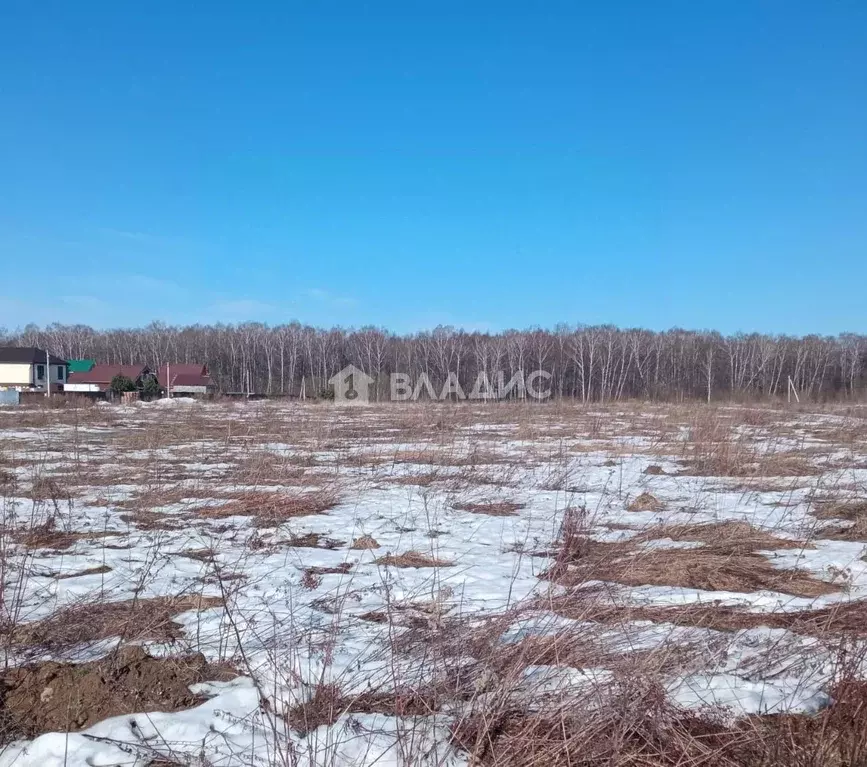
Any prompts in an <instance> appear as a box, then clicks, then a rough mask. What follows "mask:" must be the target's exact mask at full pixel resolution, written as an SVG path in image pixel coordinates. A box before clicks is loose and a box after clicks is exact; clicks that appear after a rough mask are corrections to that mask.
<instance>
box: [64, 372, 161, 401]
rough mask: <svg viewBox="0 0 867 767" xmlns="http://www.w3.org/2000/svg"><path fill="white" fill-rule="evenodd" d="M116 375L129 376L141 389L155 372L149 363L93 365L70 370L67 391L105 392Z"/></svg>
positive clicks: (80, 392) (77, 392)
mask: <svg viewBox="0 0 867 767" xmlns="http://www.w3.org/2000/svg"><path fill="white" fill-rule="evenodd" d="M115 376H123V377H124V378H129V379H130V381H132V382H133V384H135V386H136V388H137V389H140V388H141V387H142V386H143V385H144V383H145V381H146V380H147V379H148V378H151V377H153V373H151V371H150V369H149V368H148V367H147V365H93V366H91V367H90V369H89V370H85V371H81V372H70V374H69V379H68V381H67V383H66V388H65V391H66V392H67V393H70V394H73V393H75V394H105V393H106V392H107V391H108V390H109V389H110V388H111V382H112V380H113V379H114V377H115Z"/></svg>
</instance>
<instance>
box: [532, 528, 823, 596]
mask: <svg viewBox="0 0 867 767" xmlns="http://www.w3.org/2000/svg"><path fill="white" fill-rule="evenodd" d="M690 532H692V533H693V534H701V530H700V529H699V530H697V531H696V530H692V531H690ZM560 540H561V544H560V549H559V552H558V554H557V557H556V561H555V563H554V565H553V566H552V567H551V568H550V569H549V570H548V571H547V572H546V573H545V574H544V575H543V577H545V578H548V579H550V580H553V581H555V582H557V583H559V584H561V585H564V586H569V587H574V586H578V585H580V584H582V583H586V582H588V581H597V580H598V581H610V582H613V583H619V584H622V585H625V586H642V585H653V586H676V587H681V588H691V589H703V590H705V591H737V592H744V593H749V592H755V591H762V590H770V591H779V592H781V593H784V594H791V595H793V596H803V597H816V596H821V595H824V594H831V593H834V592H838V591H840V587H838V586H835V585H834V584H831V583H827V582H825V581H821V580H818V579H817V578H815V577H813V576H812V575H811V574H810V573H807V572H805V571H803V570H795V569H792V570H784V569H779V568H776V567H774V566H773V565H772V564H771V563H770V562H769V561H768V560H767V559H765V557H763V556H761V555H759V554H756V553H754V552H753V551H751V550H749V547H748V545H747V544H744V542H743V541H744V540H747V541H749V540H750V539H749V538H748V537H741V538H734V539H733V543H732V547H730V548H723V545H724V544H723V543H722V541H724V540H725V539H723V538H720V537H719V536H717V537H716V538H715V539H714V540H715V541H717V543H716V545H715V546H709V547H699V548H689V549H682V548H663V549H651V550H649V551H648V550H646V549H642V548H641V547H640V546H639V545H638V543H637V542H635V541H625V542H618V543H603V542H600V541H595V540H593V539H592V538H590V537H589V535H588V534H587V532H586V530H585V529H584V526H583V519H582V515H581V514H580V513H579V512H575V511H573V512H571V513H567V514H566V517H565V519H564V524H563V527H562V528H561V534H560ZM738 542H740V543H738ZM737 545H739V546H740V548H739V549H737V548H735V546H737Z"/></svg>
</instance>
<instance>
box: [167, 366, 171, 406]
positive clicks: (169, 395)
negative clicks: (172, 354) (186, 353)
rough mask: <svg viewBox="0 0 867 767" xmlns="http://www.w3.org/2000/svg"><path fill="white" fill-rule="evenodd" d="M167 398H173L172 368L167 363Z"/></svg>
mask: <svg viewBox="0 0 867 767" xmlns="http://www.w3.org/2000/svg"><path fill="white" fill-rule="evenodd" d="M166 397H168V398H169V399H171V398H172V366H171V365H169V363H168V362H167V363H166Z"/></svg>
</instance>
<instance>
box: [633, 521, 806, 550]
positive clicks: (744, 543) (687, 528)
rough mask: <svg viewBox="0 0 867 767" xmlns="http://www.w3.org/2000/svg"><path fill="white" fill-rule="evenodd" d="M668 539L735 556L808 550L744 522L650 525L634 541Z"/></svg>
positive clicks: (799, 543)
mask: <svg viewBox="0 0 867 767" xmlns="http://www.w3.org/2000/svg"><path fill="white" fill-rule="evenodd" d="M661 538H671V539H672V540H674V541H698V542H700V543H703V544H704V548H703V551H705V552H709V551H713V552H716V553H719V554H731V555H739V554H746V553H751V552H755V551H772V550H774V549H811V548H813V546H812V544H810V543H808V542H806V541H793V540H790V539H788V538H780V537H779V536H777V535H774V534H773V533H771V532H770V531H767V530H762V529H761V528H758V527H754V526H753V525H751V524H749V523H748V522H739V521H728V522H705V523H697V524H684V525H654V526H653V527H649V528H647V529H646V530H644V531H643V532H642V533H641V534H640V535H639V536H638V537H637V538H636V540H642V541H651V540H654V539H661Z"/></svg>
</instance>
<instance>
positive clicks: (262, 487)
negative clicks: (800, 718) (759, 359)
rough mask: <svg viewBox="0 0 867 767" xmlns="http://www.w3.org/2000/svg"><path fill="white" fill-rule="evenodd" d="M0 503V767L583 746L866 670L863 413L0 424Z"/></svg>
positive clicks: (343, 413) (295, 413)
mask: <svg viewBox="0 0 867 767" xmlns="http://www.w3.org/2000/svg"><path fill="white" fill-rule="evenodd" d="M0 504H2V514H3V528H2V541H0V557H2V562H0V578H2V587H3V614H2V616H0V620H2V624H0V639H2V652H3V653H4V656H5V667H6V669H7V671H6V672H5V676H4V681H3V684H4V688H5V690H6V692H5V698H4V701H5V702H4V703H3V710H2V717H0V734H2V736H3V741H4V742H5V744H6V745H5V746H3V747H0V748H2V751H0V765H4V766H5V765H12V764H16V765H25V764H35V765H41V766H42V767H49V766H50V765H78V764H89V765H114V764H138V765H146V764H152V763H153V764H156V763H160V764H166V763H173V764H200V765H215V766H216V765H236V764H237V765H254V764H256V765H258V764H261V765H266V764H286V765H296V764H297V765H373V764H376V765H390V764H391V765H402V764H418V765H421V764H425V765H460V764H494V763H498V764H499V763H502V764H535V763H537V762H536V761H532V759H530V758H529V757H525V756H524V754H525V753H526V752H527V743H528V741H527V740H526V738H527V733H530V732H532V733H535V734H534V735H533V738H534V741H533V742H534V743H535V742H538V741H539V738H540V737H541V736H539V735H538V730H534V729H533V727H536V726H537V725H538V723H539V722H540V721H541V722H552V721H556V722H559V723H560V725H561V727H560V729H563V730H565V729H566V725H565V724H564V723H571V724H569V726H570V727H571V726H572V724H574V722H573V721H572V720H573V719H574V718H575V717H576V716H578V717H580V718H581V721H583V722H594V723H596V725H595V726H598V728H599V731H598V732H590V733H589V734H588V733H585V734H583V735H576V734H569V736H568V738H572V739H573V741H572V742H573V746H577V744H578V743H579V742H580V743H583V745H582V746H581V748H582V749H585V750H584V755H585V756H586V754H587V753H588V752H587V751H586V749H587V748H590V746H591V745H592V747H593V748H599V749H602V751H600V757H599V758H600V760H601V759H602V758H603V757H604V756H605V754H606V753H608V752H606V751H605V748H609V749H613V748H615V746H614V745H612V744H611V743H609V742H608V741H607V740H606V738H607V737H608V735H607V734H610V733H611V732H614V731H615V730H616V727H614V725H613V724H612V722H613V720H612V719H611V717H613V716H615V713H614V712H616V718H617V722H618V723H620V724H618V726H621V725H622V723H623V722H624V721H626V719H627V718H628V717H627V714H626V713H624V712H627V711H629V712H632V713H630V714H629V716H631V717H633V718H632V719H630V720H629V721H630V722H633V723H634V722H635V721H638V720H637V719H635V717H638V718H639V719H640V718H641V717H643V716H645V713H644V712H646V710H647V708H648V706H651V703H649V702H648V701H650V700H651V699H652V700H653V701H654V702H653V704H652V705H653V706H656V707H657V708H656V709H654V710H656V711H663V710H664V711H665V712H666V714H665V716H667V717H680V716H684V717H688V716H692V715H696V716H698V715H701V716H704V717H708V718H709V719H712V720H713V721H714V722H715V723H716V726H718V727H720V728H729V729H730V728H731V727H732V726H733V725H732V723H733V722H736V721H738V720H740V719H743V717H744V716H745V715H759V714H777V713H791V714H815V713H816V712H822V711H826V710H829V709H833V705H834V704H835V701H836V700H837V697H838V694H837V693H835V690H838V689H839V685H840V683H841V682H842V681H847V682H853V680H855V681H857V680H858V679H859V678H860V677H861V676H862V675H863V674H862V666H863V662H862V661H863V651H864V639H865V638H867V610H865V609H864V604H865V603H864V602H863V601H862V600H864V599H865V597H867V562H865V561H864V559H863V557H864V554H865V548H867V409H865V408H861V409H857V408H854V409H846V408H842V407H839V408H826V409H821V408H814V409H810V408H809V407H805V408H803V409H800V408H799V409H797V410H794V409H793V410H788V411H786V410H772V409H765V408H736V407H716V408H708V407H700V406H690V407H686V406H681V407H676V406H653V405H644V406H640V405H623V406H619V407H618V406H606V407H596V408H594V407H587V408H581V407H580V406H577V405H574V404H571V403H569V404H562V405H558V404H555V403H549V404H546V405H533V406H530V405H526V406H525V405H517V404H516V405H503V404H499V405H487V406H483V405H479V404H476V405H455V406H451V405H419V404H413V405H407V406H385V405H383V406H371V407H358V408H340V407H334V406H331V405H327V404H319V405H303V404H300V403H274V402H250V403H237V404H235V403H232V404H222V403H212V404H201V403H191V402H186V401H183V400H171V401H159V402H154V403H149V404H136V405H132V406H125V407H110V406H98V407H88V408H72V407H60V408H47V409H37V408H17V409H16V408H6V409H0ZM131 647H132V648H133V649H134V648H135V647H143V648H144V650H146V652H140V651H135V652H133V653H132V654H131V653H130V648H131ZM197 654H200V655H197ZM202 656H203V657H202ZM154 659H156V660H154ZM191 659H194V660H191ZM22 668H26V669H27V670H26V672H22V670H21V669H22ZM34 680H36V681H34ZM136 680H138V681H136ZM136 685H138V687H136ZM636 701H639V702H641V701H644V703H641V705H638V704H637V703H636ZM630 706H632V708H630ZM642 706H643V708H642ZM633 709H635V710H634V711H633ZM639 710H640V712H639V713H635V712H636V711H639ZM661 717H662V715H661V714H659V715H658V716H656V718H655V720H654V721H657V722H658V721H661ZM666 721H669V720H666ZM671 721H674V720H671ZM678 721H679V720H678ZM516 723H517V724H516ZM642 726H644V725H642ZM630 727H632V725H630ZM521 728H523V729H521ZM550 729H551V728H550V727H548V729H547V730H546V733H547V734H546V735H545V736H544V737H547V738H548V739H550V738H551V737H552V736H551V734H550V732H549V731H550ZM555 729H556V728H555ZM634 729H635V728H634V727H633V729H630V732H633V730H634ZM641 731H642V732H644V731H643V730H641ZM727 731H728V730H727ZM602 732H604V733H606V735H605V736H604V737H603V736H602V735H600V733H602ZM521 733H523V735H521ZM522 737H523V738H524V740H522V739H521V738H522ZM568 738H566V736H564V739H568ZM581 738H585V741H581V740H580V739H581ZM542 740H544V738H542ZM629 743H632V741H631V740H630V741H629ZM561 746H562V744H561ZM625 747H626V746H624V745H623V743H621V744H620V745H619V746H617V748H625ZM631 747H632V746H630V748H631ZM546 753H548V754H549V755H550V753H552V752H546ZM643 753H644V752H643ZM159 760H162V761H159ZM563 763H566V761H565V759H564V761H563ZM600 763H603V762H602V761H600ZM641 763H653V764H655V763H657V762H652V761H645V762H641ZM659 763H662V762H659ZM683 763H686V762H683ZM691 763H699V762H697V761H694V762H691ZM548 764H551V762H550V761H548Z"/></svg>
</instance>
